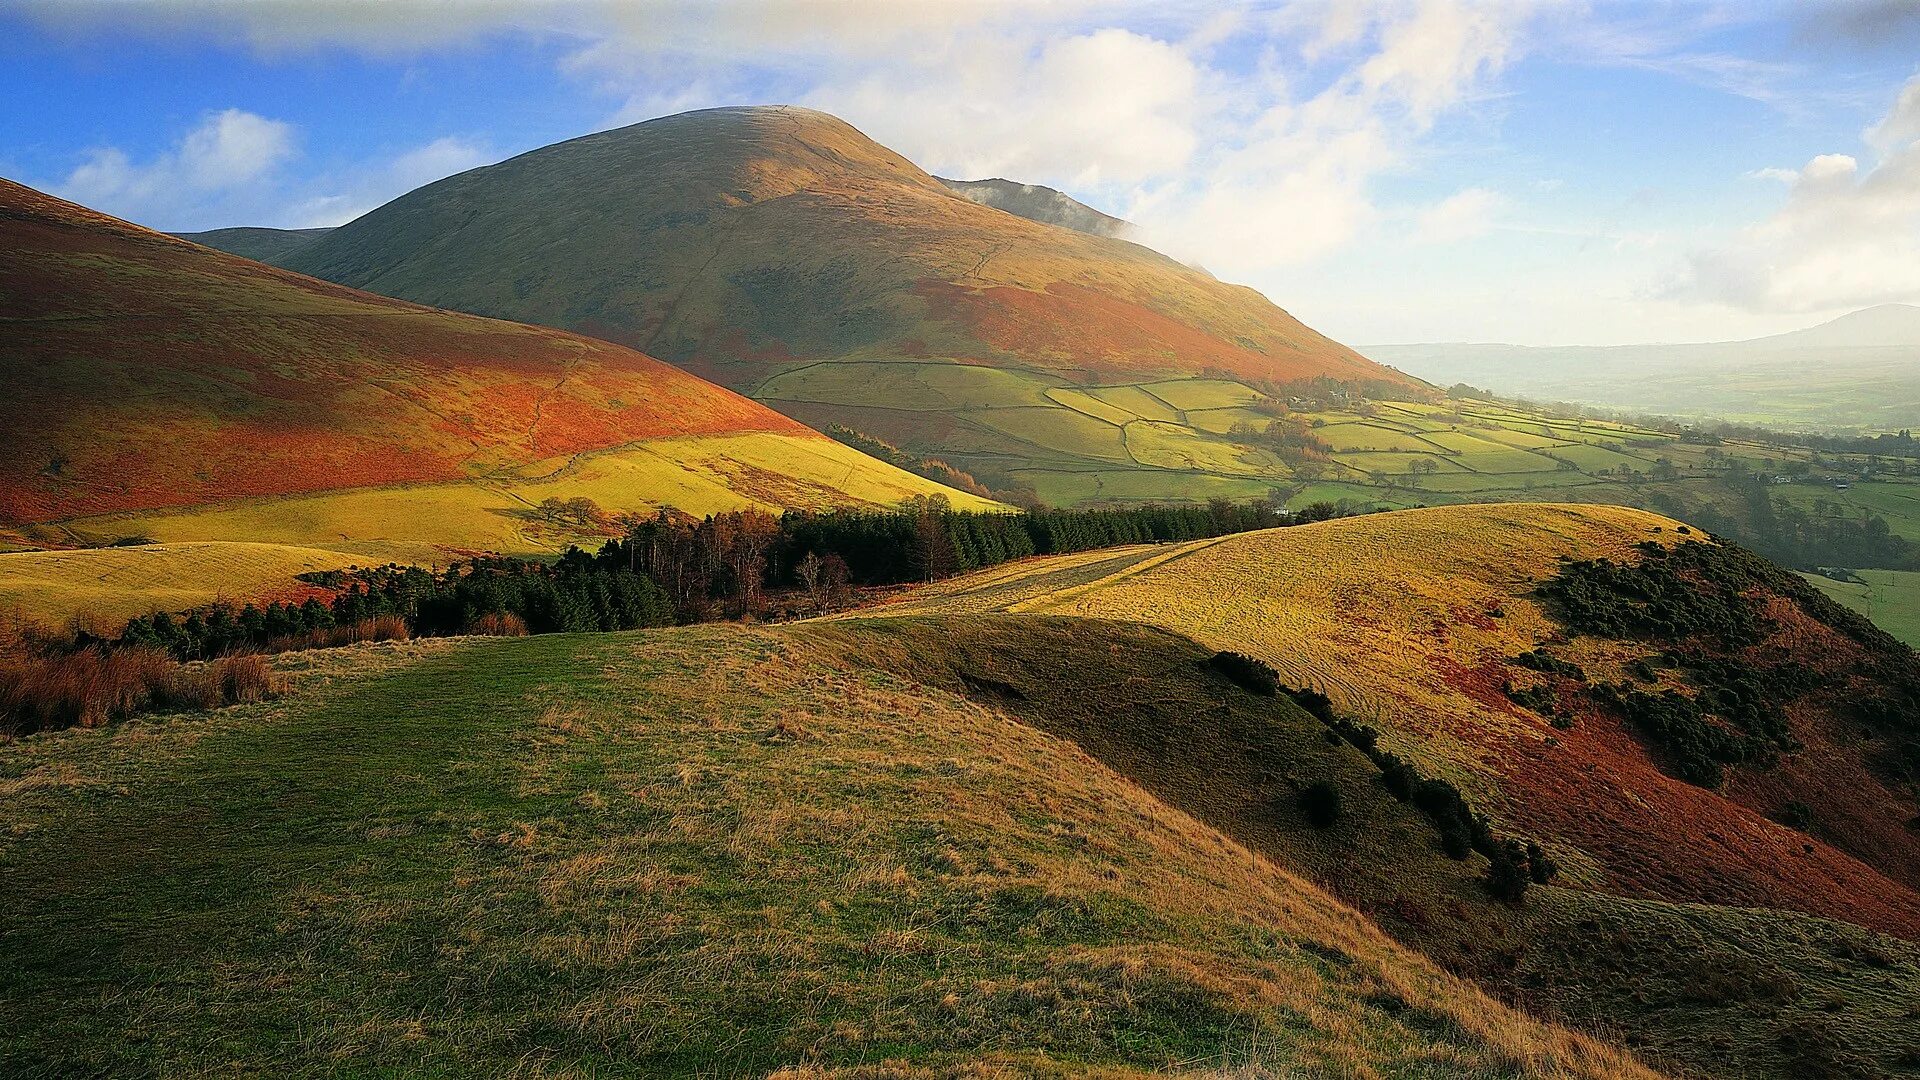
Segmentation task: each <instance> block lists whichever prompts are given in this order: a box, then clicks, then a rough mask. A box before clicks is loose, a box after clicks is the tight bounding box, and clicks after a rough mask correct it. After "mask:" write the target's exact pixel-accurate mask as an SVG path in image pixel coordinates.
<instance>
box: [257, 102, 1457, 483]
mask: <svg viewBox="0 0 1920 1080" xmlns="http://www.w3.org/2000/svg"><path fill="white" fill-rule="evenodd" d="M286 261H287V265H288V266H290V267H292V268H293V269H296V270H299V271H301V272H303V273H309V274H313V275H314V276H317V277H322V278H326V279H328V280H332V281H338V282H341V283H344V284H348V285H351V286H354V287H356V288H364V289H368V290H371V291H374V292H379V293H383V294H386V295H390V296H396V297H400V298H403V299H407V300H412V301H415V302H419V303H426V304H432V305H435V306H439V307H448V308H453V309H457V310H461V311H468V312H473V313H476V314H481V315H488V316H495V317H501V318H512V319H517V320H521V321H525V322H531V323H537V324H540V325H546V326H557V327H564V328H566V329H570V330H575V331H578V332H581V333H585V334H591V335H594V336H596V337H601V338H605V339H607V340H609V341H615V342H619V343H622V344H625V345H629V346H632V347H635V348H639V349H643V350H645V351H647V352H649V353H652V354H654V355H657V356H659V357H661V358H663V359H665V360H668V361H670V362H673V363H675V364H679V365H681V366H682V367H685V368H687V369H688V370H690V371H693V372H695V373H697V374H700V375H703V376H706V377H708V378H711V379H713V380H715V381H717V382H720V383H721V384H723V385H726V386H730V387H732V388H734V389H736V390H739V391H741V392H742V393H746V394H749V395H750V396H753V397H755V398H757V399H759V400H762V401H764V402H766V403H768V404H770V405H773V406H774V407H776V408H778V409H780V410H781V411H783V412H786V413H788V414H789V415H792V416H795V417H798V418H799V419H801V420H803V421H805V422H807V423H809V424H812V425H813V426H815V427H819V428H825V427H826V426H828V425H829V424H833V423H840V424H844V425H846V426H848V427H852V428H855V429H857V430H861V431H864V432H866V433H868V434H870V435H874V436H877V437H879V438H881V439H884V440H886V441H888V442H891V443H893V444H895V445H899V446H903V447H906V448H908V449H911V450H915V451H918V452H921V453H932V454H936V455H938V456H939V457H941V458H943V459H946V460H949V461H953V462H954V463H955V464H959V465H961V466H962V467H963V468H978V469H980V470H982V471H983V472H989V473H992V474H994V475H995V476H996V478H997V479H1000V480H1002V481H1003V483H1004V482H1005V481H1007V480H1008V479H1011V480H1012V481H1014V482H1016V483H1017V482H1019V481H1021V480H1026V481H1027V482H1029V483H1033V484H1034V486H1039V484H1038V483H1034V481H1036V480H1038V481H1040V482H1044V481H1045V480H1046V479H1047V478H1048V477H1046V476H1042V477H1037V478H1036V477H1030V476H1023V475H1021V474H1025V473H1034V472H1040V473H1047V474H1051V473H1073V472H1082V473H1084V472H1087V471H1089V470H1092V471H1108V472H1114V473H1117V474H1139V478H1140V482H1139V483H1137V484H1136V485H1135V487H1136V489H1146V490H1149V491H1150V493H1152V494H1160V495H1173V494H1178V493H1179V492H1180V489H1181V488H1182V487H1191V486H1193V483H1192V482H1191V481H1194V478H1197V482H1198V483H1199V484H1200V485H1203V486H1204V485H1205V484H1206V483H1207V481H1208V478H1210V477H1212V478H1220V477H1244V476H1246V475H1248V474H1249V473H1250V472H1251V473H1255V474H1259V475H1267V474H1271V475H1273V476H1284V475H1285V470H1284V468H1281V467H1278V466H1277V463H1274V462H1264V461H1263V462H1260V463H1259V464H1258V466H1257V467H1250V466H1247V465H1244V464H1239V463H1236V462H1235V461H1234V460H1233V459H1234V456H1235V451H1234V449H1233V448H1232V447H1231V446H1229V445H1227V444H1226V443H1225V441H1224V440H1222V439H1220V438H1219V437H1218V436H1217V435H1216V434H1214V433H1211V432H1207V431H1204V430H1202V429H1199V428H1195V427H1190V426H1186V425H1181V424H1178V423H1170V424H1166V425H1165V426H1164V427H1162V426H1160V425H1161V424H1163V423H1165V422H1164V421H1162V420H1160V419H1154V420H1153V421H1152V422H1148V423H1143V424H1140V425H1137V431H1135V430H1129V429H1128V428H1127V425H1128V423H1130V421H1128V420H1123V419H1120V418H1119V417H1118V416H1109V415H1103V410H1102V406H1101V402H1100V401H1087V400H1085V399H1086V397H1087V395H1088V392H1089V391H1090V390H1093V392H1094V396H1095V397H1101V396H1107V397H1112V396H1118V397H1121V398H1128V399H1138V400H1139V402H1140V403H1141V405H1142V406H1144V407H1148V408H1150V410H1152V411H1153V413H1154V415H1155V416H1156V417H1158V416H1159V414H1160V413H1161V412H1164V411H1165V410H1166V409H1167V408H1168V406H1167V405H1166V404H1164V403H1162V402H1160V401H1158V399H1156V398H1155V397H1154V396H1153V391H1152V389H1151V387H1152V385H1154V384H1157V383H1160V382H1164V381H1168V380H1172V381H1182V380H1200V385H1198V386H1197V387H1196V388H1195V390H1194V394H1193V395H1188V396H1189V397H1192V396H1195V395H1198V396H1202V397H1205V396H1213V397H1221V398H1222V400H1223V403H1224V404H1226V405H1231V404H1232V401H1229V400H1226V399H1227V398H1228V397H1231V396H1232V395H1233V394H1238V395H1239V396H1240V397H1241V398H1245V397H1247V396H1250V395H1252V396H1257V392H1256V391H1254V390H1250V389H1247V388H1246V387H1245V386H1241V387H1240V389H1239V390H1237V391H1230V392H1223V391H1219V390H1216V389H1214V387H1215V386H1216V384H1219V383H1222V382H1225V383H1230V384H1233V385H1236V386H1238V385H1240V384H1242V383H1254V384H1259V385H1270V384H1275V383H1288V382H1294V381H1297V380H1306V379H1312V378H1315V377H1319V376H1325V377H1328V378H1332V379H1338V380H1345V381H1377V382H1384V383H1388V384H1391V385H1395V386H1404V387H1407V388H1408V392H1409V393H1416V392H1419V391H1420V390H1421V389H1422V388H1420V387H1418V385H1417V384H1416V383H1415V382H1414V381H1413V380H1410V379H1407V378H1406V377H1405V376H1402V375H1400V374H1398V373H1397V372H1393V371H1390V370H1388V369H1386V368H1382V367H1380V366H1379V365H1377V364H1374V363H1372V362H1371V361H1368V360H1367V359H1365V358H1364V357H1361V356H1360V355H1359V354H1357V353H1355V352H1353V351H1352V350H1351V349H1348V348H1346V347H1345V346H1343V345H1340V344H1339V343H1337V342H1334V341H1330V340H1328V339H1327V338H1325V337H1323V336H1322V335H1320V334H1318V333H1315V332H1314V331H1312V330H1311V329H1309V328H1307V327H1306V326H1303V325H1302V324H1301V323H1299V322H1298V321H1297V320H1295V319H1293V318H1292V317H1291V316H1289V315H1288V314H1287V313H1286V312H1284V311H1282V310H1280V309H1279V308H1277V307H1275V306H1273V305H1272V304H1271V303H1269V302H1268V301H1267V300H1266V299H1264V298H1263V297H1261V296H1260V295H1259V294H1258V293H1256V292H1254V291H1253V290H1251V289H1247V288H1243V287H1239V286H1234V285H1228V284H1225V283H1222V282H1219V281H1216V280H1214V279H1213V278H1211V277H1209V276H1208V275H1206V274H1204V273H1201V272H1198V271H1195V270H1192V269H1189V268H1187V267H1185V266H1182V265H1180V264H1178V263H1176V262H1174V261H1173V260H1171V259H1168V258H1166V257H1164V256H1162V255H1160V254H1158V253H1156V252H1154V251H1151V250H1149V249H1147V248H1144V247H1140V246H1138V245H1135V244H1130V243H1126V242H1124V241H1121V240H1116V239H1112V238H1109V237H1105V236H1096V235H1089V234H1087V233H1084V232H1076V231H1074V230H1072V229H1068V228H1062V227H1059V226H1056V225H1050V224H1046V223H1044V222H1040V221H1033V220H1028V219H1027V218H1023V217H1021V216H1018V215H1017V214H1014V213H1005V212H1002V211H1000V210H997V209H994V208H993V207H990V206H985V205H981V204H980V203H977V202H974V201H972V200H970V199H968V198H963V197H961V196H960V195H956V194H955V193H954V192H953V191H951V190H949V188H948V187H947V186H946V185H945V184H943V183H942V182H941V181H939V180H937V179H935V178H934V177H932V176H929V175H928V174H927V173H925V172H923V171H922V170H920V169H919V168H917V167H915V166H914V165H913V164H912V163H910V162H908V161H907V160H905V159H904V158H902V157H900V156H899V155H897V154H895V153H893V152H892V151H889V150H887V149H886V148H885V147H882V146H879V145H878V144H876V143H874V142H872V141H871V140H869V139H867V138H866V137H865V136H863V135H861V134H860V133H859V132H858V131H856V130H854V129H853V128H852V127H850V126H848V125H847V124H845V123H843V122H842V121H840V120H837V119H835V118H833V117H831V116H827V115H825V114H822V113H817V112H812V111H809V110H805V109H795V108H772V107H768V108H733V109H714V110H707V111H702V112H695V113H687V114H682V115H679V116H671V117H666V118H664V119H660V120H653V121H648V122H646V123H643V124H638V125H635V126H633V127H627V128H621V129H618V130H614V131H606V132H601V133H599V134H595V135H589V136H586V137H584V138H580V139H575V140H572V141H570V142H566V143H561V144H558V145H555V146H550V147H546V148H544V149H541V150H536V151H533V152H531V153H528V154H524V155H521V156H520V157H517V158H513V159H512V160H509V161H506V162H502V163H500V164H498V165H492V166H488V167H485V168H481V169H476V170H473V171H471V172H467V173H462V174H460V175H458V176H454V177H450V178H448V179H446V180H442V181H439V182H437V183H434V184H430V185H428V186H426V187H424V188H421V189H419V190H417V191H414V192H412V193H409V194H407V195H405V196H402V197H401V198H399V199H396V200H394V201H393V202H391V203H389V204H387V205H386V206H383V207H380V208H379V209H377V210H375V211H373V212H371V213H369V214H367V215H365V216H363V217H361V218H359V219H358V220H356V221H353V222H350V223H349V224H347V225H344V226H342V227H340V228H339V229H336V230H334V231H333V232H331V233H329V234H327V235H326V236H324V237H321V238H319V239H318V240H315V241H313V242H312V243H310V244H307V245H305V246H302V247H300V248H299V249H298V250H296V251H294V252H293V253H292V254H291V255H290V256H289V257H288V258H287V260H286ZM1143 387H1144V389H1143ZM1100 388H1111V392H1110V393H1109V392H1108V391H1107V390H1105V389H1100ZM1119 404H1121V405H1122V406H1123V407H1124V406H1126V405H1127V404H1128V402H1127V401H1121V402H1119ZM1135 443H1138V444H1140V446H1139V447H1138V448H1136V447H1135V446H1134V445H1133V444H1135ZM1219 458H1224V459H1226V463H1225V464H1221V463H1219V462H1218V461H1216V460H1215V459H1219ZM1196 494H1201V493H1200V492H1197V491H1190V492H1187V494H1186V497H1193V496H1194V495H1196Z"/></svg>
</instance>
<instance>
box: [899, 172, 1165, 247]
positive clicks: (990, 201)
mask: <svg viewBox="0 0 1920 1080" xmlns="http://www.w3.org/2000/svg"><path fill="white" fill-rule="evenodd" d="M934 179H936V180H938V181H940V182H941V183H942V184H945V185H946V186H947V190H948V191H951V192H953V193H954V194H955V195H958V196H960V197H961V198H963V199H967V200H969V201H971V202H977V203H979V204H980V205H982V206H991V207H993V208H994V209H995V210H1005V211H1006V212H1007V213H1009V214H1013V215H1015V216H1016V217H1023V218H1026V219H1027V220H1028V221H1038V222H1041V223H1042V224H1046V225H1058V226H1060V227H1062V228H1066V229H1072V230H1073V231H1075V232H1083V233H1091V234H1092V235H1094V236H1112V237H1117V238H1120V239H1123V240H1124V239H1125V238H1126V236H1127V234H1128V233H1129V232H1132V231H1133V223H1132V222H1129V221H1124V220H1122V219H1120V218H1117V217H1113V216H1111V215H1108V214H1103V213H1101V212H1100V211H1098V210H1095V209H1094V208H1093V207H1091V206H1088V205H1087V204H1086V203H1083V202H1081V201H1079V200H1078V199H1075V198H1073V197H1072V196H1070V195H1068V194H1066V193H1065V192H1062V191H1056V190H1054V189H1053V188H1050V187H1043V186H1041V185H1039V184H1022V183H1019V182H1017V181H1014V180H1004V179H1001V178H1000V177H997V176H996V177H994V178H993V179H991V180H949V179H947V178H946V177H944V176H936V177H934Z"/></svg>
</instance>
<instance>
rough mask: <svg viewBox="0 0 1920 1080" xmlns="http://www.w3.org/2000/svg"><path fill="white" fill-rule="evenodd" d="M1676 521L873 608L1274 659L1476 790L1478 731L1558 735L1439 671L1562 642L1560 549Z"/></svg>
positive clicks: (1134, 565) (967, 581)
mask: <svg viewBox="0 0 1920 1080" xmlns="http://www.w3.org/2000/svg"><path fill="white" fill-rule="evenodd" d="M1678 527H1679V523H1677V522H1675V521H1673V520H1671V519H1668V518H1664V517H1661V516H1659V515H1657V514H1650V513H1645V512H1643V511H1639V510H1630V509H1627V508H1624V507H1616V506H1584V505H1557V504H1555V505H1544V504H1495V505H1465V506H1445V507H1433V508H1429V509H1421V510H1403V511H1397V512H1394V513H1388V514H1372V515H1367V516H1364V517H1353V518H1342V519H1337V520H1334V521H1326V522H1320V523H1318V524H1313V525H1301V526H1295V527H1292V528H1283V529H1270V530H1265V531H1261V532H1255V533H1242V534H1239V535H1236V536H1229V537H1224V538H1219V539H1212V540H1198V541H1193V542H1191V543H1186V544H1178V545H1161V546H1154V545H1142V546H1138V547H1133V548H1125V549H1118V550H1108V551H1105V552H1099V553H1090V554H1086V555H1073V556H1065V557H1062V558H1059V559H1034V560H1028V561H1026V562H1022V563H1019V564H1016V565H1013V566H1005V567H997V568H994V569H992V570H989V571H985V572H983V573H981V574H976V575H972V576H970V577H965V578H958V579H955V580H953V581H950V582H945V583H941V584H938V585H935V586H932V587H929V588H927V589H924V590H920V591H917V592H915V593H912V594H910V595H909V596H908V597H906V598H904V599H903V600H902V601H900V602H899V603H897V604H893V605H888V606H886V607H883V608H879V609H877V612H878V613H884V614H899V613H911V612H929V613H931V612H939V611H994V610H1005V611H1031V612H1040V613H1045V614H1054V615H1076V616H1084V617H1091V618H1101V619H1119V620H1125V621H1130V622H1142V623H1147V624H1150V625H1154V626H1160V627H1163V628H1165V629H1168V630H1172V631H1174V632H1176V633H1179V634H1183V635H1186V636H1188V637H1190V638H1193V639H1194V640H1196V641H1199V642H1201V643H1202V644H1204V645H1208V646H1210V647H1212V648H1216V649H1230V650H1234V651H1238V652H1243V653H1246V654H1248V655H1250V656H1254V657H1257V658H1259V659H1261V660H1263V661H1265V662H1266V663H1268V664H1271V665H1272V666H1273V667H1274V668H1275V669H1276V670H1278V671H1279V672H1280V673H1281V677H1282V678H1283V679H1286V680H1287V681H1289V682H1290V683H1292V684H1293V685H1297V686H1309V687H1314V688H1316V689H1319V690H1322V691H1323V692H1325V693H1326V694H1328V695H1329V696H1330V697H1332V698H1333V699H1334V701H1335V704H1336V705H1337V706H1338V707H1339V708H1340V709H1342V710H1343V711H1345V712H1347V713H1350V714H1352V715H1355V716H1358V717H1361V718H1363V719H1366V720H1368V721H1369V722H1373V723H1379V724H1382V732H1383V738H1384V740H1385V741H1386V742H1388V743H1389V744H1392V745H1393V748H1394V749H1395V750H1396V751H1399V752H1402V753H1405V754H1408V755H1410V756H1412V757H1414V758H1415V759H1417V760H1419V761H1421V762H1422V763H1423V764H1424V765H1426V766H1427V767H1429V768H1431V769H1432V770H1434V771H1435V772H1438V773H1441V774H1444V775H1447V776H1448V777H1449V778H1450V779H1454V780H1455V782H1456V783H1459V784H1461V785H1462V786H1463V787H1468V786H1476V787H1478V786H1480V785H1479V784H1478V783H1477V782H1476V779H1475V774H1476V773H1477V772H1478V771H1479V770H1478V769H1477V768H1476V764H1475V754H1476V750H1475V747H1476V746H1478V745H1483V744H1484V741H1483V739H1482V738H1481V737H1480V733H1481V732H1483V731H1484V730H1486V729H1487V728H1489V727H1494V728H1498V729H1501V730H1502V731H1505V732H1509V733H1511V732H1525V733H1526V736H1527V737H1537V738H1544V737H1545V736H1546V734H1549V733H1550V732H1549V731H1547V730H1544V726H1543V725H1541V724H1540V723H1539V722H1538V721H1537V720H1532V719H1530V718H1523V717H1519V716H1516V715H1514V714H1512V713H1511V712H1510V711H1507V710H1496V709H1490V708H1487V707H1484V706H1482V705H1480V704H1479V703H1477V702H1476V701H1474V700H1473V699H1472V698H1471V697H1469V696H1468V695H1466V694H1463V693H1461V692H1460V691H1459V690H1458V689H1456V688H1454V687H1452V686H1449V685H1447V684H1446V683H1445V682H1444V681H1443V680H1442V677H1441V673H1442V672H1446V671H1470V670H1472V669H1475V668H1477V667H1480V666H1482V665H1485V664H1488V663H1490V662H1498V661H1501V660H1504V659H1506V658H1508V657H1512V656H1514V655H1516V654H1518V653H1521V652H1525V651H1527V650H1528V649H1531V648H1533V647H1534V646H1535V644H1536V643H1538V642H1539V641H1541V640H1542V639H1544V638H1546V637H1547V636H1548V635H1549V634H1551V633H1553V632H1554V629H1555V627H1554V624H1552V623H1551V622H1550V621H1549V620H1548V618H1547V617H1546V615H1545V614H1544V613H1543V612H1542V611H1541V610H1540V607H1539V605H1538V604H1537V603H1536V602H1535V601H1534V600H1533V599H1532V597H1531V592H1532V590H1533V587H1534V585H1535V584H1536V583H1537V582H1538V581H1540V580H1542V579H1545V578H1548V577H1551V576H1552V575H1553V573H1554V571H1555V567H1556V565H1557V562H1558V560H1559V559H1560V558H1562V557H1563V556H1571V557H1578V558H1595V557H1601V556H1606V557H1613V558H1623V557H1626V556H1627V555H1629V554H1631V549H1632V546H1633V545H1634V544H1636V543H1638V542H1640V541H1642V540H1649V539H1652V540H1667V539H1679V536H1678V535H1677V534H1676V532H1675V530H1676V529H1677V528H1678ZM1095 554H1097V555H1099V556H1103V557H1098V558H1096V557H1093V555H1095ZM1495 612H1498V615H1497V616H1496V615H1495V614H1493V613H1495Z"/></svg>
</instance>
